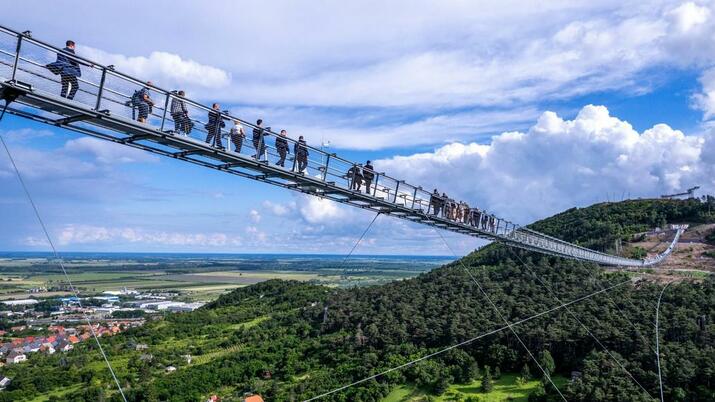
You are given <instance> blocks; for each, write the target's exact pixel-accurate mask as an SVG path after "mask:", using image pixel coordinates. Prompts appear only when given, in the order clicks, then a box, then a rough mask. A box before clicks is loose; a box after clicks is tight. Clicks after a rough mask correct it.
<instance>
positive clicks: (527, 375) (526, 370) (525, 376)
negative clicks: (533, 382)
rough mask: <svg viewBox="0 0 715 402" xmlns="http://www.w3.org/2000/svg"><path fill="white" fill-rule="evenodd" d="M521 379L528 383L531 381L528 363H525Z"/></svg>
mask: <svg viewBox="0 0 715 402" xmlns="http://www.w3.org/2000/svg"><path fill="white" fill-rule="evenodd" d="M521 378H523V379H524V380H526V381H528V380H530V379H531V370H529V364H528V363H524V366H523V367H522V368H521Z"/></svg>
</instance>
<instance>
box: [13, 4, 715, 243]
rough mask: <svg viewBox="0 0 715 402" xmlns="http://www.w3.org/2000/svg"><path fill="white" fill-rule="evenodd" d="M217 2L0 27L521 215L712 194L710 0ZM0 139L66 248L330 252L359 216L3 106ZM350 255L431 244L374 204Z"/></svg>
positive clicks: (23, 20) (352, 235)
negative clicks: (687, 191) (374, 212)
mask: <svg viewBox="0 0 715 402" xmlns="http://www.w3.org/2000/svg"><path fill="white" fill-rule="evenodd" d="M218 3H219V4H217V5H213V6H212V7H205V6H201V5H200V4H198V3H193V2H182V1H178V2H177V1H172V2H169V1H157V2H152V3H150V4H146V5H143V6H142V7H143V8H142V10H141V12H140V14H141V15H140V16H137V10H136V9H135V8H134V7H126V2H116V1H107V2H102V3H101V4H99V3H92V2H83V1H69V2H62V3H52V4H47V3H45V2H37V1H25V2H13V3H12V4H8V5H6V6H4V8H3V11H4V12H3V16H1V17H0V24H2V25H5V26H8V27H10V28H13V29H16V30H20V31H22V30H26V29H29V30H31V31H32V32H33V35H34V36H35V37H37V38H40V39H43V40H46V41H48V42H51V43H54V44H56V45H58V46H61V45H62V44H63V43H64V41H65V40H66V39H68V38H71V39H73V40H75V41H76V42H77V43H78V53H79V54H81V55H83V56H86V57H89V58H92V59H96V60H99V61H101V62H103V63H106V64H115V65H116V66H117V67H118V68H119V69H121V70H122V71H126V72H128V73H131V74H133V75H136V76H138V77H143V78H146V79H151V80H152V81H153V82H155V83H156V84H158V85H160V86H163V87H167V88H178V87H181V88H185V89H186V90H187V92H188V96H189V97H191V98H194V99H197V100H200V101H201V102H203V103H206V104H208V103H210V102H213V101H220V102H221V103H222V105H224V106H225V107H228V108H230V109H231V110H232V111H233V112H234V113H236V114H237V115H239V116H242V117H244V118H245V119H246V120H254V119H255V118H257V117H262V118H263V119H264V120H266V122H267V124H268V125H270V126H272V127H273V128H285V129H287V130H288V132H289V134H290V135H291V136H297V135H298V134H302V135H305V136H306V138H307V139H308V141H309V142H310V143H311V144H318V143H320V141H321V140H329V141H330V142H331V144H332V146H331V149H332V150H333V151H335V152H338V153H339V154H341V155H343V156H345V157H347V158H349V159H354V160H359V161H363V160H365V159H372V160H373V161H376V163H375V165H376V168H377V169H378V170H383V171H387V172H389V173H391V174H392V175H393V176H395V177H403V178H405V179H407V180H408V181H411V182H414V183H417V184H423V185H424V186H425V187H426V188H431V187H434V186H438V187H439V188H440V190H441V191H445V192H448V193H449V194H450V195H452V196H454V197H455V198H460V199H464V200H467V201H468V202H470V204H471V205H478V206H481V207H483V208H486V209H487V210H490V211H494V212H496V213H498V214H500V215H502V216H504V217H506V218H509V219H513V220H515V221H517V222H519V223H529V222H531V221H533V220H535V219H539V218H543V217H546V216H549V215H551V214H553V213H556V212H559V211H561V210H564V209H567V208H570V207H572V206H585V205H589V204H591V203H594V202H599V201H604V200H606V199H607V198H610V199H613V198H620V197H621V196H622V194H630V195H631V196H632V197H652V196H658V195H659V194H662V193H664V192H670V191H676V190H679V189H682V188H687V187H690V186H692V185H701V186H702V187H703V189H704V190H705V191H708V192H711V193H712V192H714V190H715V182H714V179H713V178H714V177H715V167H714V165H715V156H713V155H714V154H715V139H714V138H713V134H711V127H712V121H711V119H712V117H713V114H714V113H715V68H714V66H715V49H714V47H715V44H714V42H713V41H712V38H713V36H714V35H715V15H714V14H713V11H715V10H713V4H712V3H711V2H678V1H658V2H643V1H637V2H636V1H601V2H597V4H594V2H579V1H551V2H547V3H546V4H536V3H537V2H528V1H498V2H497V1H481V2H465V1H443V2H438V3H435V2H426V1H410V2H401V1H397V2H389V3H388V4H385V3H384V2H377V1H375V2H364V1H361V2H350V1H346V2H319V3H311V4H310V5H306V4H299V3H295V2H288V1H266V2H261V4H238V3H235V2H218ZM408 5H409V6H408ZM78 10H81V12H78ZM216 10H221V12H220V13H216V12H215V11H216ZM108 16H111V18H109V17H108ZM1 46H7V43H5V42H3V41H1V40H0V47H1ZM0 131H2V133H3V135H4V137H5V138H6V139H7V140H8V142H9V144H10V147H11V149H12V151H13V153H14V156H15V157H16V158H17V160H18V163H19V165H20V167H21V169H22V170H23V172H25V175H26V176H27V179H28V183H29V186H30V190H31V191H32V193H33V195H34V196H35V198H36V199H37V201H38V204H39V205H40V207H41V211H42V213H43V215H44V216H45V218H46V220H47V222H48V226H49V227H50V231H51V233H52V235H53V237H54V238H56V239H57V243H58V244H59V245H60V248H61V249H63V250H68V251H69V250H72V251H169V252H182V251H184V252H306V253H312V252H321V253H338V254H339V253H345V252H347V251H349V249H350V248H351V246H352V242H353V241H354V240H355V239H356V238H357V236H359V234H360V233H361V232H362V230H363V229H364V227H365V226H366V225H367V224H368V223H369V221H370V220H371V219H372V216H371V215H370V214H369V213H368V212H365V211H360V210H351V209H348V208H346V207H342V206H338V205H335V204H333V203H330V202H325V201H320V200H317V199H310V198H306V197H304V196H298V195H295V194H291V193H289V192H286V191H284V190H280V189H276V188H272V187H269V186H267V185H263V184H259V183H253V182H251V181H248V180H244V179H240V178H237V177H233V176H231V175H225V174H221V173H219V172H214V171H210V170H208V169H202V168H199V167H196V166H192V165H187V164H183V163H180V162H178V161H174V160H167V159H161V158H157V157H154V156H152V155H148V154H143V153H141V152H138V151H134V150H131V149H125V148H122V147H118V146H114V145H112V144H105V143H100V142H98V141H96V140H92V139H89V138H82V137H81V136H78V135H76V134H73V133H71V132H67V131H62V130H58V129H55V128H52V127H47V126H42V125H38V124H35V123H32V122H29V121H24V120H19V119H17V118H14V117H6V118H5V120H3V121H2V123H0ZM11 173H12V171H11V170H10V167H9V164H8V160H7V158H6V157H5V156H4V155H2V156H0V220H1V221H2V222H3V223H2V229H1V230H0V250H45V249H46V248H47V245H46V244H45V243H44V241H43V240H42V236H41V231H40V228H39V226H38V225H37V223H36V222H35V220H34V219H33V217H32V215H31V210H30V208H29V205H28V204H27V201H26V200H25V199H24V198H23V194H22V192H21V189H20V187H19V185H18V183H17V180H16V179H15V178H14V177H13V176H12V174H11ZM447 236H448V238H449V239H450V242H451V243H453V247H454V248H455V249H457V250H458V251H459V252H462V253H463V252H468V251H469V250H471V249H473V248H474V247H476V246H477V245H479V243H478V242H477V241H474V240H472V239H468V238H464V237H460V236H457V235H453V234H448V235H447ZM358 252H359V253H380V254H413V253H419V254H442V255H443V254H446V250H445V249H444V246H443V245H442V244H441V241H440V239H439V237H438V236H437V235H436V234H435V233H434V232H433V230H432V229H429V228H427V229H425V228H421V227H418V226H416V225H413V224H409V223H405V222H401V221H398V220H395V219H391V218H386V217H381V218H380V219H378V221H377V222H376V224H375V226H374V227H373V229H372V230H371V231H370V233H369V234H368V236H367V239H366V242H365V244H364V245H362V246H361V247H360V249H359V250H358Z"/></svg>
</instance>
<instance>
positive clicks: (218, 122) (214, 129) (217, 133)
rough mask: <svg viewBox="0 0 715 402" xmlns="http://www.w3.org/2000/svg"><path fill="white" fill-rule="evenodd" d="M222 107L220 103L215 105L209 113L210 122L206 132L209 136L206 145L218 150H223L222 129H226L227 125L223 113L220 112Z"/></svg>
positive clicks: (207, 124)
mask: <svg viewBox="0 0 715 402" xmlns="http://www.w3.org/2000/svg"><path fill="white" fill-rule="evenodd" d="M220 109H221V106H220V105H219V104H218V103H214V104H213V106H211V110H210V111H209V122H208V123H206V126H204V127H205V128H206V130H207V131H208V135H207V136H206V143H207V144H210V145H211V146H214V147H216V148H220V149H223V144H222V143H221V128H222V127H226V123H225V122H224V121H223V119H222V118H221V112H220V111H219V110H220Z"/></svg>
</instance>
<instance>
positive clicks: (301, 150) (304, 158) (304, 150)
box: [293, 135, 310, 173]
mask: <svg viewBox="0 0 715 402" xmlns="http://www.w3.org/2000/svg"><path fill="white" fill-rule="evenodd" d="M293 154H294V155H295V161H296V163H297V164H298V173H304V171H305V169H306V168H307V167H308V155H310V153H309V152H308V144H306V142H305V139H304V138H303V136H302V135H301V136H300V137H298V142H296V143H295V145H293Z"/></svg>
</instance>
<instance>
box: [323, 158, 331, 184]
mask: <svg viewBox="0 0 715 402" xmlns="http://www.w3.org/2000/svg"><path fill="white" fill-rule="evenodd" d="M330 155H331V154H328V157H327V158H325V167H324V168H323V181H325V179H326V178H327V177H328V166H329V165H330Z"/></svg>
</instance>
